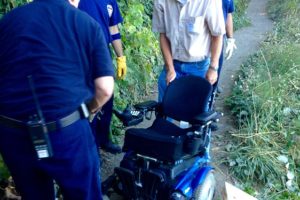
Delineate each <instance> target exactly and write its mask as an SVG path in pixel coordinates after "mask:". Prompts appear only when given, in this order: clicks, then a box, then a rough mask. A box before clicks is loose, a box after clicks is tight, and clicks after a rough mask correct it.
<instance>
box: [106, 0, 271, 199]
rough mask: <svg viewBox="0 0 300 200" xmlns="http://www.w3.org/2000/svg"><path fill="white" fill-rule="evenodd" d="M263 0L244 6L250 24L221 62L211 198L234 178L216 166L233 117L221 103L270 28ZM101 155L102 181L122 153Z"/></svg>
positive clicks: (236, 37)
mask: <svg viewBox="0 0 300 200" xmlns="http://www.w3.org/2000/svg"><path fill="white" fill-rule="evenodd" d="M266 3H267V0H251V1H250V3H249V7H248V9H247V13H248V14H247V16H248V18H249V19H250V20H251V24H252V25H251V26H249V27H246V28H243V29H241V30H238V31H236V32H235V34H234V37H235V39H236V44H237V47H238V49H237V50H236V51H235V52H234V55H233V56H232V58H231V59H230V60H228V61H225V63H224V66H223V71H222V76H221V81H220V85H221V88H222V89H223V92H222V94H221V95H220V96H219V97H218V98H217V102H216V110H218V111H221V112H223V113H224V114H225V116H224V117H223V118H222V119H221V121H220V123H219V124H218V126H219V131H216V132H214V133H213V138H212V159H213V160H212V164H213V165H214V167H215V169H216V170H215V171H216V178H217V183H218V185H217V191H216V195H215V200H220V199H222V197H221V192H222V191H223V187H224V182H225V181H228V182H231V183H234V177H231V176H230V175H229V173H228V167H227V166H225V165H220V164H219V163H218V162H217V161H219V160H220V159H222V158H224V156H226V155H225V154H222V153H221V152H223V150H224V147H225V146H226V145H227V144H228V143H229V142H230V133H229V132H231V131H232V130H234V126H233V122H234V119H233V117H231V116H230V111H228V110H226V107H225V106H224V99H225V98H226V97H228V95H229V94H230V92H231V88H232V85H233V82H234V75H235V74H236V72H237V71H238V70H239V68H240V65H241V64H242V63H243V62H244V61H245V60H246V59H247V57H248V56H250V55H251V54H253V53H255V52H256V51H257V50H258V49H259V44H260V43H261V42H262V41H263V40H264V38H265V37H266V33H267V32H269V31H271V30H272V22H271V21H270V20H269V19H268V17H267V14H266V12H265V7H266ZM101 156H102V169H101V176H102V180H105V179H106V178H107V177H108V176H109V175H111V174H112V172H113V168H114V167H116V166H118V164H119V163H120V161H121V159H122V156H123V155H122V154H119V155H116V156H114V155H112V154H109V153H103V152H102V153H101ZM111 199H113V200H118V199H121V198H120V197H116V196H114V197H112V198H111Z"/></svg>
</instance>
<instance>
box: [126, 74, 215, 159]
mask: <svg viewBox="0 0 300 200" xmlns="http://www.w3.org/2000/svg"><path fill="white" fill-rule="evenodd" d="M211 91H212V86H211V85H210V83H209V82H208V81H206V80H205V79H204V78H201V77H197V76H185V77H181V78H178V79H176V80H174V81H173V82H171V83H170V84H169V86H168V87H167V89H166V92H165V95H164V98H163V101H162V102H161V104H160V106H159V108H158V111H157V112H158V113H157V117H156V119H155V120H154V122H153V124H152V125H151V126H150V127H149V128H146V129H145V128H130V129H127V131H126V132H125V140H124V146H123V151H134V152H136V153H138V154H142V155H145V156H149V157H152V158H156V159H158V160H162V161H177V160H180V159H183V158H184V157H185V156H187V155H193V154H198V153H199V151H200V150H201V149H203V148H201V147H203V145H205V144H206V141H205V139H204V137H202V136H203V135H204V134H205V133H203V134H201V135H199V137H191V135H190V133H193V132H194V131H198V130H199V127H201V126H202V125H203V124H199V123H195V118H196V117H197V116H199V115H200V114H203V113H205V112H206V111H205V110H206V108H207V105H208V101H209V98H210V96H211ZM167 117H169V118H172V119H174V120H177V121H181V120H182V121H187V122H189V123H190V124H191V127H190V128H187V129H182V128H180V127H179V126H177V125H176V124H174V123H172V122H170V120H168V119H167ZM201 131H202V129H201ZM205 138H206V137H205ZM191 146H192V148H191Z"/></svg>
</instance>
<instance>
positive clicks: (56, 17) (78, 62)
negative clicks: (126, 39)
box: [0, 0, 114, 121]
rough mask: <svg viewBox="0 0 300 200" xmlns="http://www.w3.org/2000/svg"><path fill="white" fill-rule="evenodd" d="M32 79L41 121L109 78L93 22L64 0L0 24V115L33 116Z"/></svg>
mask: <svg viewBox="0 0 300 200" xmlns="http://www.w3.org/2000/svg"><path fill="white" fill-rule="evenodd" d="M28 75H32V77H33V81H34V83H35V86H36V93H37V96H38V99H39V102H40V104H41V108H42V111H43V114H44V116H45V120H46V121H51V120H55V119H58V118H61V117H64V116H66V115H68V114H70V113H71V112H73V111H75V110H76V109H77V108H78V107H79V105H80V104H81V103H82V102H85V101H87V100H88V99H90V98H92V95H93V91H92V90H91V88H89V87H88V85H89V84H90V83H91V82H92V81H93V80H94V79H95V78H97V77H101V76H114V69H113V66H112V63H111V58H110V54H109V51H108V49H107V44H106V42H105V39H104V37H103V32H102V30H101V28H100V26H99V25H98V23H97V22H96V21H95V20H93V19H92V18H90V17H89V16H88V15H87V14H86V13H84V12H82V11H80V10H78V9H77V8H74V7H73V6H71V5H70V4H69V3H68V1H66V0H36V1H34V2H32V3H29V4H27V5H25V6H21V7H19V8H16V9H14V10H13V11H11V12H10V13H8V14H7V15H5V16H4V17H3V19H2V20H1V21H0V115H5V116H9V117H13V118H16V119H19V120H27V119H28V116H29V115H32V114H34V113H36V105H35V103H34V100H33V96H32V93H31V90H30V87H29V84H28V79H27V76H28Z"/></svg>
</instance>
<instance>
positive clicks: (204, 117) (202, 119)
mask: <svg viewBox="0 0 300 200" xmlns="http://www.w3.org/2000/svg"><path fill="white" fill-rule="evenodd" d="M221 116H222V113H218V112H216V111H208V112H204V113H202V114H200V115H198V116H196V117H195V118H194V119H193V122H194V123H199V124H207V123H208V122H210V121H211V122H213V121H215V122H216V121H218V120H219V119H220V117H221Z"/></svg>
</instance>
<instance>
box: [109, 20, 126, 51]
mask: <svg viewBox="0 0 300 200" xmlns="http://www.w3.org/2000/svg"><path fill="white" fill-rule="evenodd" d="M109 32H110V34H111V35H117V34H119V33H120V31H119V27H118V25H114V26H111V27H109ZM119 36H120V35H119ZM111 44H112V46H113V48H114V52H115V54H116V56H117V57H120V56H123V46H122V40H121V39H114V40H113V41H112V42H111Z"/></svg>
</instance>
